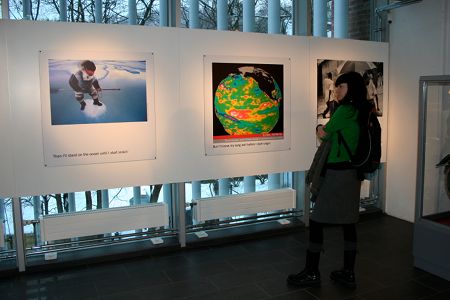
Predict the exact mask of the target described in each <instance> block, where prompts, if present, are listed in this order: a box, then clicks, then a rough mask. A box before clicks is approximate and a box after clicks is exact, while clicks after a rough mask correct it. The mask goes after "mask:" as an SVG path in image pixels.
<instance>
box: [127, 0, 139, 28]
mask: <svg viewBox="0 0 450 300" xmlns="http://www.w3.org/2000/svg"><path fill="white" fill-rule="evenodd" d="M128 24H130V25H136V24H137V7H136V0H128Z"/></svg>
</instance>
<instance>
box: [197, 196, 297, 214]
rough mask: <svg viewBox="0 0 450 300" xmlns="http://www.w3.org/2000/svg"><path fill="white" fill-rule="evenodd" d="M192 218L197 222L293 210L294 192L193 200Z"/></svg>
mask: <svg viewBox="0 0 450 300" xmlns="http://www.w3.org/2000/svg"><path fill="white" fill-rule="evenodd" d="M193 203H194V207H193V218H194V220H196V221H197V222H201V221H206V220H211V219H219V218H226V217H234V216H241V215H248V214H256V213H262V212H271V211H276V210H282V209H289V208H295V190H293V189H290V188H286V189H280V190H272V191H264V192H255V193H248V194H238V195H229V196H218V197H211V198H202V199H198V200H194V201H193Z"/></svg>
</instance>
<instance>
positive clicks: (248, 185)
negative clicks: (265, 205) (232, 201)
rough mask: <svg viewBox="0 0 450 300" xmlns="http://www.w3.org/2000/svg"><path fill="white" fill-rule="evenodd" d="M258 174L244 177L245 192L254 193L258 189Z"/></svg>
mask: <svg viewBox="0 0 450 300" xmlns="http://www.w3.org/2000/svg"><path fill="white" fill-rule="evenodd" d="M255 181H256V176H245V177H244V193H253V192H254V191H255V190H256V184H255Z"/></svg>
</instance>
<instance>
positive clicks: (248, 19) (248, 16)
mask: <svg viewBox="0 0 450 300" xmlns="http://www.w3.org/2000/svg"><path fill="white" fill-rule="evenodd" d="M242 5H243V11H244V13H243V22H244V25H243V30H244V32H253V31H255V1H254V0H244V2H243V3H242Z"/></svg>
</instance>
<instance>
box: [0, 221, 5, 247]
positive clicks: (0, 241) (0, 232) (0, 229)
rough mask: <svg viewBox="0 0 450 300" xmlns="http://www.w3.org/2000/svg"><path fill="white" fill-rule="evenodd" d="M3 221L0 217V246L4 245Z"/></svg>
mask: <svg viewBox="0 0 450 300" xmlns="http://www.w3.org/2000/svg"><path fill="white" fill-rule="evenodd" d="M4 229H5V223H4V220H3V219H0V248H3V247H5V230H4Z"/></svg>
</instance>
